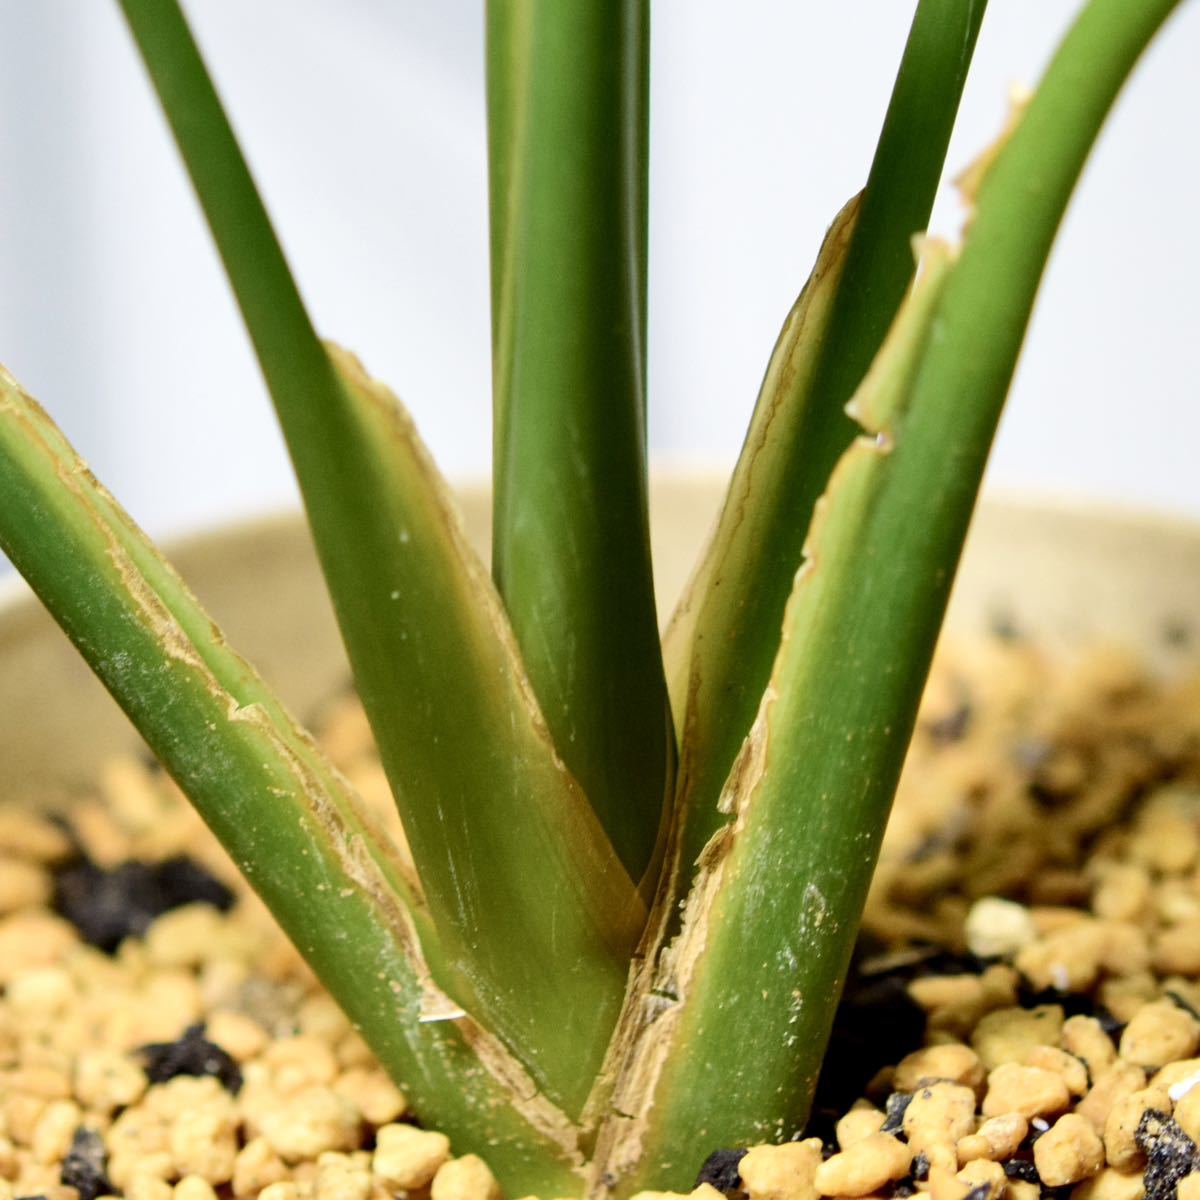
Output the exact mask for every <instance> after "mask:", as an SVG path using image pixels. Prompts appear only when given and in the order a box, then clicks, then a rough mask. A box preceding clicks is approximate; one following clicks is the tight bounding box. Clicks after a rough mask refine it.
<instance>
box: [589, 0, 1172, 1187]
mask: <svg viewBox="0 0 1200 1200" xmlns="http://www.w3.org/2000/svg"><path fill="white" fill-rule="evenodd" d="M1177 2H1178V0H1151V2H1149V3H1145V4H1141V5H1129V4H1127V3H1125V0H1091V2H1090V3H1089V4H1088V5H1087V6H1086V7H1085V8H1084V10H1083V11H1082V13H1081V15H1080V16H1079V18H1078V19H1077V21H1076V23H1075V24H1074V26H1073V27H1072V29H1071V30H1070V32H1069V33H1068V34H1067V36H1066V38H1065V40H1064V41H1063V43H1062V45H1061V46H1060V48H1059V50H1058V52H1057V53H1056V55H1055V57H1054V59H1053V61H1052V63H1051V64H1050V66H1049V68H1048V70H1047V72H1046V75H1045V78H1044V80H1043V82H1042V84H1041V87H1040V88H1039V90H1038V92H1037V94H1036V96H1035V97H1034V99H1033V100H1032V102H1031V104H1030V106H1029V108H1028V110H1027V111H1026V112H1025V114H1024V115H1023V117H1022V118H1021V119H1020V121H1019V123H1018V124H1017V125H1016V127H1015V129H1014V131H1013V132H1012V134H1011V136H1010V137H1009V138H1008V139H1007V141H1005V142H1004V144H1003V145H1002V146H1001V147H1000V149H999V151H998V153H997V155H996V157H995V159H994V161H993V162H992V164H991V166H990V169H989V170H988V171H987V172H986V174H985V175H984V178H983V182H982V184H981V185H980V186H979V189H978V195H977V209H976V211H975V213H974V216H973V219H972V221H971V224H970V227H969V232H968V235H967V238H966V242H965V245H964V247H963V249H962V251H961V254H960V256H959V257H958V259H957V260H956V261H955V260H953V259H952V258H951V257H950V255H948V254H947V252H946V251H945V249H944V248H939V247H938V246H937V245H936V244H933V245H931V246H929V247H927V251H926V254H925V256H924V272H923V275H922V276H920V277H919V278H920V281H919V283H918V286H917V288H916V290H915V291H914V293H913V294H912V295H911V297H910V299H909V301H908V302H907V303H906V304H905V306H904V307H903V308H902V310H901V313H900V315H899V317H898V319H897V323H896V325H895V326H894V329H893V332H892V334H891V335H889V339H888V341H887V343H886V344H885V346H884V349H883V351H882V352H881V354H880V356H879V357H878V358H877V360H876V362H875V364H873V366H872V369H871V372H870V373H869V375H868V376H867V379H866V380H865V381H864V384H863V386H862V388H861V389H860V390H859V392H858V393H857V394H856V397H855V400H854V405H853V407H854V410H855V416H856V417H857V418H858V419H859V420H860V421H861V422H862V424H863V426H864V428H865V436H864V437H862V438H859V439H858V440H857V441H856V442H855V443H854V445H853V446H852V447H851V449H850V450H849V451H848V452H847V453H846V454H845V455H844V456H843V458H842V459H841V460H840V462H839V464H838V466H837V468H836V469H835V471H834V474H833V478H832V481H831V484H830V488H829V492H828V494H827V497H826V502H825V505H824V507H823V509H822V511H821V514H820V515H819V516H818V518H817V520H816V522H815V523H814V528H813V531H812V533H811V535H810V542H809V545H808V553H807V555H806V562H805V566H804V568H803V569H802V571H801V572H800V573H799V575H798V576H797V580H796V584H795V587H794V590H793V594H792V597H791V599H790V601H789V604H788V608H787V615H786V619H785V627H784V636H783V641H782V643H781V646H780V651H779V654H778V656H777V659H776V662H775V665H774V668H773V673H772V684H771V686H770V688H769V689H768V691H767V693H766V695H765V696H764V699H763V702H762V705H761V707H760V710H759V715H758V717H757V719H756V722H755V726H754V729H753V731H752V733H751V736H750V738H749V739H748V740H747V743H746V745H745V747H744V748H743V751H742V753H741V754H740V755H739V759H738V762H737V763H736V765H735V767H734V770H733V773H732V775H731V777H730V780H729V784H728V788H727V790H726V793H725V797H724V799H723V802H722V803H723V808H724V809H725V810H726V811H727V813H728V814H729V818H730V819H729V821H728V823H727V825H726V826H725V827H724V828H723V829H722V830H721V831H720V833H719V834H718V835H717V836H716V837H715V838H714V839H713V840H712V842H710V844H709V846H708V847H707V848H706V850H705V854H704V857H703V860H702V865H701V870H700V881H699V883H698V885H697V887H696V889H695V890H694V891H693V893H692V895H691V897H690V898H689V901H688V911H687V912H686V913H685V916H684V924H683V933H682V934H681V936H680V938H679V939H678V941H677V942H676V944H675V945H673V946H672V947H671V949H670V953H669V954H668V955H664V956H663V957H662V958H661V959H660V961H659V973H658V975H657V977H655V978H654V980H653V982H654V985H655V987H656V989H657V990H656V992H655V993H654V994H657V995H663V994H666V995H670V996H673V997H674V998H675V1001H674V1003H668V1004H665V1005H661V1006H660V1013H661V1015H659V1016H657V1018H656V1019H652V1020H649V1021H646V1022H644V1023H643V1025H642V1027H641V1029H640V1032H638V1031H631V1034H630V1035H629V1036H628V1043H629V1045H630V1046H631V1047H633V1050H632V1053H631V1058H630V1062H631V1063H632V1064H633V1065H634V1066H635V1067H636V1066H638V1065H639V1064H640V1065H643V1066H644V1065H645V1064H646V1063H647V1062H649V1063H650V1064H651V1070H650V1071H648V1072H646V1073H644V1074H638V1073H637V1072H636V1071H635V1072H631V1073H630V1074H629V1075H628V1076H627V1078H628V1079H630V1080H632V1084H631V1090H630V1091H622V1090H621V1089H618V1094H617V1104H618V1107H619V1108H620V1110H621V1111H623V1112H632V1113H636V1114H640V1116H639V1117H638V1119H636V1120H633V1121H626V1122H624V1125H623V1127H622V1122H620V1121H614V1122H613V1124H614V1125H615V1126H616V1127H617V1129H616V1131H615V1133H614V1134H613V1135H612V1136H613V1139H614V1140H613V1147H612V1148H610V1149H608V1150H606V1151H605V1159H604V1161H605V1163H606V1165H605V1167H604V1169H605V1170H608V1171H611V1172H615V1173H617V1174H622V1175H624V1178H623V1180H622V1183H621V1185H620V1187H619V1188H618V1192H619V1194H622V1195H624V1194H627V1193H628V1192H631V1191H634V1190H636V1188H637V1186H638V1185H639V1183H640V1182H642V1181H645V1180H648V1179H649V1178H650V1172H649V1171H648V1170H647V1167H648V1166H649V1164H654V1168H655V1169H654V1171H653V1175H652V1177H653V1179H654V1180H655V1182H656V1186H663V1184H664V1183H665V1184H666V1185H667V1186H671V1187H682V1186H686V1184H687V1182H689V1181H690V1179H691V1177H692V1174H693V1173H694V1171H695V1164H696V1163H697V1162H699V1161H700V1160H702V1159H703V1157H704V1155H705V1154H707V1153H708V1151H709V1150H710V1149H711V1148H712V1147H713V1146H714V1145H718V1146H728V1145H735V1146H736V1145H746V1144H749V1143H753V1142H755V1141H758V1140H760V1139H763V1138H779V1137H787V1136H789V1135H790V1134H791V1133H793V1132H794V1131H795V1130H796V1129H797V1128H799V1127H800V1125H801V1124H802V1122H803V1120H804V1117H805V1113H806V1109H807V1106H808V1103H809V1097H810V1095H811V1089H812V1086H813V1084H814V1082H815V1079H816V1074H817V1070H818V1068H819V1066H820V1061H821V1054H822V1051H823V1047H824V1045H825V1042H826V1038H827V1035H828V1030H829V1025H830V1022H831V1020H832V1015H833V1001H834V999H835V998H836V996H837V994H838V992H839V991H840V988H841V986H842V981H843V979H844V977H845V971H846V967H847V963H848V960H849V956H850V951H851V948H852V945H853V936H854V932H855V929H856V927H857V921H858V918H859V915H860V913H861V909H862V904H863V901H864V899H865V896H866V890H867V886H868V883H869V881H870V876H871V872H872V869H873V866H874V862H875V858H876V855H877V853H878V846H879V840H880V837H881V834H882V830H883V826H884V823H885V820H886V817H887V812H888V808H889V806H890V803H891V798H892V794H893V791H894V788H895V784H896V780H897V777H898V775H899V771H900V767H901V764H902V762H903V758H904V754H905V751H906V748H907V745H908V740H909V736H910V734H911V731H912V726H913V722H914V720H915V716H916V709H917V703H918V700H919V697H920V694H921V690H922V686H923V683H924V680H925V678H926V675H927V672H928V667H929V661H930V658H931V656H932V652H933V646H934V643H935V641H936V637H937V633H938V629H939V626H940V623H941V619H942V616H943V613H944V610H945V605H946V601H947V598H948V595H949V591H950V586H951V582H952V580H953V577H954V572H955V568H956V566H957V562H958V558H959V555H960V553H961V549H962V543H963V540H964V537H965V535H966V530H967V526H968V523H969V520H970V516H971V512H972V509H973V506H974V502H975V498H976V494H977V491H978V487H979V482H980V479H981V476H982V473H983V468H984V464H985V462H986V458H987V453H988V449H989V447H990V445H991V441H992V438H993V436H994V433H995V428H996V423H997V421H998V419H999V415H1000V410H1001V407H1002V405H1003V401H1004V396H1005V393H1006V391H1007V389H1008V384H1009V380H1010V378H1011V375H1012V372H1013V369H1014V366H1015V363H1016V359H1017V355H1018V352H1019V350H1020V345H1021V341H1022V338H1023V336H1024V332H1025V329H1026V326H1027V324H1028V320H1029V316H1030V312H1031V310H1032V306H1033V302H1034V298H1035V295H1036V292H1037V288H1038V284H1039V281H1040V278H1041V274H1042V271H1043V268H1044V265H1045V261H1046V258H1047V255H1048V254H1049V251H1050V246H1051V243H1052V240H1053V237H1054V233H1055V230H1056V228H1057V226H1058V224H1059V221H1060V220H1061V217H1062V214H1063V211H1064V210H1065V208H1066V205H1067V201H1068V199H1069V197H1070V194H1071V190H1072V188H1073V186H1074V184H1075V181H1076V179H1077V177H1078V175H1079V172H1080V170H1081V168H1082V166H1083V163H1084V160H1085V158H1086V156H1087V153H1088V151H1089V149H1090V147H1091V145H1092V144H1093V142H1094V140H1095V138H1096V136H1097V134H1098V132H1099V130H1100V127H1101V124H1102V122H1103V120H1104V117H1105V115H1106V114H1107V112H1108V110H1109V108H1110V107H1111V105H1112V103H1113V102H1114V100H1115V98H1116V95H1117V93H1118V91H1119V89H1120V87H1121V85H1122V83H1123V82H1124V80H1125V78H1126V77H1127V75H1128V73H1129V72H1130V70H1131V69H1132V68H1133V66H1134V64H1135V62H1136V61H1137V58H1138V56H1139V55H1140V54H1141V52H1142V50H1143V49H1144V48H1145V46H1146V44H1147V42H1148V41H1149V40H1150V38H1151V37H1152V36H1153V34H1154V33H1155V31H1156V30H1157V29H1158V27H1159V25H1160V24H1161V23H1162V22H1163V20H1164V19H1165V18H1166V17H1167V15H1168V14H1169V13H1170V12H1171V10H1172V9H1173V8H1174V7H1175V4H1176V3H1177ZM783 1046H786V1047H788V1048H789V1049H790V1050H791V1051H792V1053H791V1054H781V1053H780V1048H781V1047H783ZM633 1146H636V1154H629V1150H630V1148H631V1147H633ZM623 1151H624V1153H625V1154H626V1155H627V1158H626V1159H625V1160H624V1161H623V1160H622V1152H623Z"/></svg>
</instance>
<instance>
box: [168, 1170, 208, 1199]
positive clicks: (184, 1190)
mask: <svg viewBox="0 0 1200 1200" xmlns="http://www.w3.org/2000/svg"><path fill="white" fill-rule="evenodd" d="M172 1200H217V1193H216V1192H215V1191H214V1190H213V1186H212V1184H211V1183H209V1182H208V1180H207V1179H201V1178H200V1176H199V1175H185V1176H184V1177H183V1178H182V1179H181V1180H180V1181H179V1182H178V1183H177V1184H176V1185H175V1188H174V1192H173V1195H172Z"/></svg>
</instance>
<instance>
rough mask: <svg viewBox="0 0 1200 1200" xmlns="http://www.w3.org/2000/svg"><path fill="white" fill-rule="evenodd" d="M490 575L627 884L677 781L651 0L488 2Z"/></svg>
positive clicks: (640, 865) (639, 872) (654, 839)
mask: <svg viewBox="0 0 1200 1200" xmlns="http://www.w3.org/2000/svg"><path fill="white" fill-rule="evenodd" d="M487 43H488V53H487V63H488V119H489V166H490V180H491V188H490V195H491V245H492V338H493V380H494V407H495V451H494V468H495V469H494V480H495V483H494V486H495V507H494V517H493V529H494V533H493V552H492V553H493V572H494V575H495V578H496V583H497V586H498V587H499V589H500V593H501V595H502V596H503V598H504V603H505V606H506V608H507V610H508V613H509V615H510V618H511V620H512V624H513V630H514V632H515V634H516V637H517V641H518V643H519V645H520V647H521V652H522V655H523V658H524V661H525V664H526V667H527V669H528V671H529V676H530V679H531V681H532V683H533V687H534V691H535V693H536V694H537V697H538V699H539V701H540V703H541V706H542V711H543V712H544V713H545V716H546V720H547V723H548V724H549V726H550V731H551V733H552V735H553V737H554V742H555V745H556V746H557V747H558V748H559V751H560V753H561V754H562V756H563V758H564V760H565V761H566V763H567V766H568V767H569V768H570V769H571V771H572V772H573V773H574V774H575V776H576V777H577V778H578V779H579V781H580V783H581V784H582V786H583V789H584V791H585V792H586V793H587V795H588V798H589V800H590V801H591V803H592V806H593V808H594V809H595V810H596V813H597V814H598V816H599V818H600V821H601V823H602V824H603V826H604V828H605V829H606V830H607V831H608V833H609V836H610V838H611V839H612V842H613V845H614V846H615V847H616V850H617V853H618V854H619V855H620V857H621V860H622V862H624V864H625V866H626V868H627V869H628V870H629V872H630V874H631V875H632V876H633V877H634V878H635V879H641V878H642V877H643V876H644V875H645V874H646V872H647V868H648V867H650V866H651V863H652V860H653V858H654V851H655V849H656V847H657V845H658V842H659V835H660V830H661V827H662V818H663V815H664V809H665V799H666V797H667V795H668V791H669V788H670V782H671V779H670V777H671V769H672V765H673V755H674V734H673V729H672V725H671V721H670V715H669V709H668V703H667V695H666V684H665V681H664V678H663V670H662V655H661V650H660V646H659V640H658V625H657V619H656V617H655V607H654V593H653V586H652V579H651V571H650V542H649V529H648V521H647V508H646V506H647V498H646V441H645V421H646V406H645V387H646V383H645V376H646V369H645V360H646V333H645V327H646V186H647V185H646V152H647V111H648V99H647V71H648V55H649V44H648V43H649V9H648V4H647V0H568V2H565V3H552V4H545V3H539V2H538V0H489V3H488V6H487Z"/></svg>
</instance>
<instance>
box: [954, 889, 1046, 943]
mask: <svg viewBox="0 0 1200 1200" xmlns="http://www.w3.org/2000/svg"><path fill="white" fill-rule="evenodd" d="M963 932H964V934H965V936H966V939H967V948H968V949H969V950H970V951H971V953H972V954H977V955H979V957H980V958H1011V957H1012V956H1013V955H1014V954H1016V953H1017V951H1018V950H1021V949H1023V948H1024V947H1025V946H1027V945H1029V943H1030V942H1032V941H1033V940H1034V938H1035V937H1036V936H1037V931H1036V930H1035V929H1034V927H1033V921H1032V920H1031V919H1030V916H1029V909H1027V908H1026V907H1025V906H1024V905H1023V904H1017V903H1016V902H1015V901H1012V900H1002V899H1000V898H999V897H998V896H984V897H983V898H982V899H980V900H976V901H975V903H974V904H972V905H971V909H970V911H969V912H968V913H967V920H966V924H965V927H964V930H963Z"/></svg>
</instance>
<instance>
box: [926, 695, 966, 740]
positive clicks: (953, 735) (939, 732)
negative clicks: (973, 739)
mask: <svg viewBox="0 0 1200 1200" xmlns="http://www.w3.org/2000/svg"><path fill="white" fill-rule="evenodd" d="M971 716H972V709H971V702H970V701H969V700H963V701H961V702H960V703H959V704H958V706H957V707H956V708H954V709H952V710H951V711H950V712H948V713H947V714H946V715H945V716H942V717H937V718H936V719H935V720H932V721H927V722H926V723H925V727H924V728H925V732H926V733H927V734H928V735H929V740H930V741H932V742H935V743H936V744H937V745H939V746H948V745H951V744H952V743H954V742H961V741H962V740H963V738H965V737H966V736H967V730H968V729H970V728H971Z"/></svg>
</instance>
